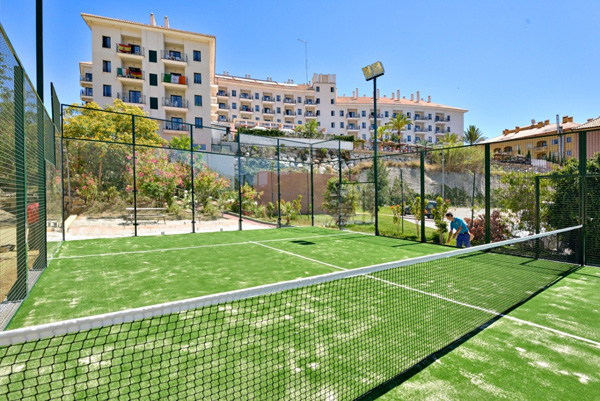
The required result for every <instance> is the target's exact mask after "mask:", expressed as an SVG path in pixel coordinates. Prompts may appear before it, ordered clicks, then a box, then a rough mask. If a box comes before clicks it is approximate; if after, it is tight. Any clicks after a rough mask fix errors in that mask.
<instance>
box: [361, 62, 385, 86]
mask: <svg viewBox="0 0 600 401" xmlns="http://www.w3.org/2000/svg"><path fill="white" fill-rule="evenodd" d="M362 71H363V74H364V76H365V79H366V80H367V81H370V80H372V79H373V78H377V77H380V76H382V75H383V73H384V72H385V71H384V69H383V64H381V61H377V62H375V63H373V64H371V65H368V66H366V67H363V69H362Z"/></svg>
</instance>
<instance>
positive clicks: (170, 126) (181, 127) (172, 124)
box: [163, 121, 189, 134]
mask: <svg viewBox="0 0 600 401" xmlns="http://www.w3.org/2000/svg"><path fill="white" fill-rule="evenodd" d="M163 129H164V130H165V131H174V133H177V134H179V133H181V132H189V128H188V125H187V124H185V123H180V122H176V121H164V123H163ZM167 133H168V132H167Z"/></svg>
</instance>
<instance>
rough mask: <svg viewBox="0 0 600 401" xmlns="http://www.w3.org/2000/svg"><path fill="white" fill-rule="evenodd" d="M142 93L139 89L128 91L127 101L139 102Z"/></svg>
mask: <svg viewBox="0 0 600 401" xmlns="http://www.w3.org/2000/svg"><path fill="white" fill-rule="evenodd" d="M141 101H142V93H141V92H140V91H129V103H141Z"/></svg>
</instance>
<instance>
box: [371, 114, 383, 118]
mask: <svg viewBox="0 0 600 401" xmlns="http://www.w3.org/2000/svg"><path fill="white" fill-rule="evenodd" d="M373 116H374V113H371V117H370V118H373ZM377 118H383V114H377Z"/></svg>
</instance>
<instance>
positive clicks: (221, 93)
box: [217, 89, 229, 98]
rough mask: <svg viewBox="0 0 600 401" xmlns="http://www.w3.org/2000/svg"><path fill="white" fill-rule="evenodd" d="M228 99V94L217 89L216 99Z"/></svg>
mask: <svg viewBox="0 0 600 401" xmlns="http://www.w3.org/2000/svg"><path fill="white" fill-rule="evenodd" d="M228 97H229V93H228V92H227V91H225V90H223V89H219V90H218V91H217V98H228Z"/></svg>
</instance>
